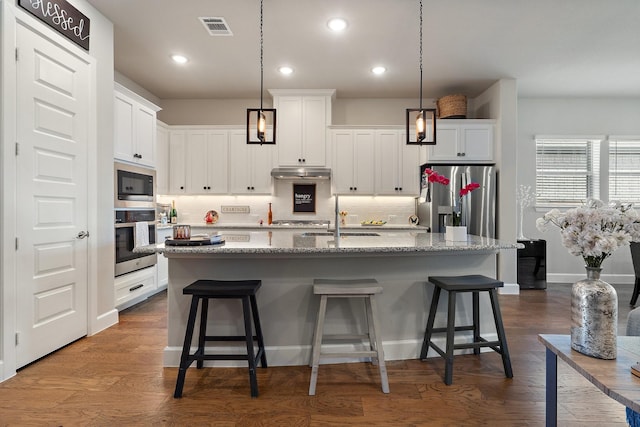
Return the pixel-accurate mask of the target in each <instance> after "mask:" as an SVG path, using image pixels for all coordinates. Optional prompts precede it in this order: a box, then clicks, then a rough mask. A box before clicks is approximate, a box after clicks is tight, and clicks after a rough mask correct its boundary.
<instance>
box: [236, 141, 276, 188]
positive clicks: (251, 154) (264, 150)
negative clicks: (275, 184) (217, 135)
mask: <svg viewBox="0 0 640 427" xmlns="http://www.w3.org/2000/svg"><path fill="white" fill-rule="evenodd" d="M274 150H275V147H274V146H273V145H268V144H265V145H254V144H251V145H250V144H247V131H246V130H244V129H243V130H231V131H229V178H230V183H229V191H230V192H231V193H232V194H271V169H272V168H273V152H274Z"/></svg>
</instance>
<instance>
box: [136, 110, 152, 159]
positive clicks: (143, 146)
mask: <svg viewBox="0 0 640 427" xmlns="http://www.w3.org/2000/svg"><path fill="white" fill-rule="evenodd" d="M134 127H135V140H134V151H135V152H134V155H135V156H136V157H135V159H137V163H140V164H143V165H146V166H151V167H154V166H155V165H156V113H155V111H153V110H149V109H147V108H144V107H142V106H137V108H136V110H135V125H134Z"/></svg>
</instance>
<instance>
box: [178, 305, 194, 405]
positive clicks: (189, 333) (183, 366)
mask: <svg viewBox="0 0 640 427" xmlns="http://www.w3.org/2000/svg"><path fill="white" fill-rule="evenodd" d="M198 300H199V298H198V297H195V296H194V297H192V298H191V309H190V310H189V320H188V321H187V330H186V331H185V334H184V344H183V346H182V355H181V356H180V368H178V379H177V381H176V389H175V391H174V392H173V397H174V398H178V397H182V388H183V387H184V377H185V375H186V373H187V368H188V367H189V365H190V364H191V361H190V360H189V349H190V348H191V339H192V338H193V329H194V326H195V323H196V312H197V311H198Z"/></svg>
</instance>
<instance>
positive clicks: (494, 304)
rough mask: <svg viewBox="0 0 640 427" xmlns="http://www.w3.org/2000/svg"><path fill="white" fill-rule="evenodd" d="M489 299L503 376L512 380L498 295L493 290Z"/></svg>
mask: <svg viewBox="0 0 640 427" xmlns="http://www.w3.org/2000/svg"><path fill="white" fill-rule="evenodd" d="M489 296H490V297H491V308H492V310H493V318H494V319H495V321H496V330H497V332H498V340H500V354H502V364H503V365H504V374H505V375H506V376H507V378H513V371H512V370H511V358H510V357H509V347H507V336H506V334H505V332H504V325H503V324H502V314H501V313H500V304H499V302H498V293H497V292H496V290H495V289H492V290H491V291H489Z"/></svg>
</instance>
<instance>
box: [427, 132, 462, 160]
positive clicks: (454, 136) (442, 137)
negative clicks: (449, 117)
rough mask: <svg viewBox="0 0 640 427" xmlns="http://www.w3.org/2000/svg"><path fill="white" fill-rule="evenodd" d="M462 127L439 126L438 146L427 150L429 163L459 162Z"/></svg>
mask: <svg viewBox="0 0 640 427" xmlns="http://www.w3.org/2000/svg"><path fill="white" fill-rule="evenodd" d="M459 140H460V127H459V126H447V125H438V128H437V130H436V145H429V146H428V148H427V162H430V163H433V162H458V161H462V159H463V158H461V157H460V155H459V154H460V149H459V142H458V141H459Z"/></svg>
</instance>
